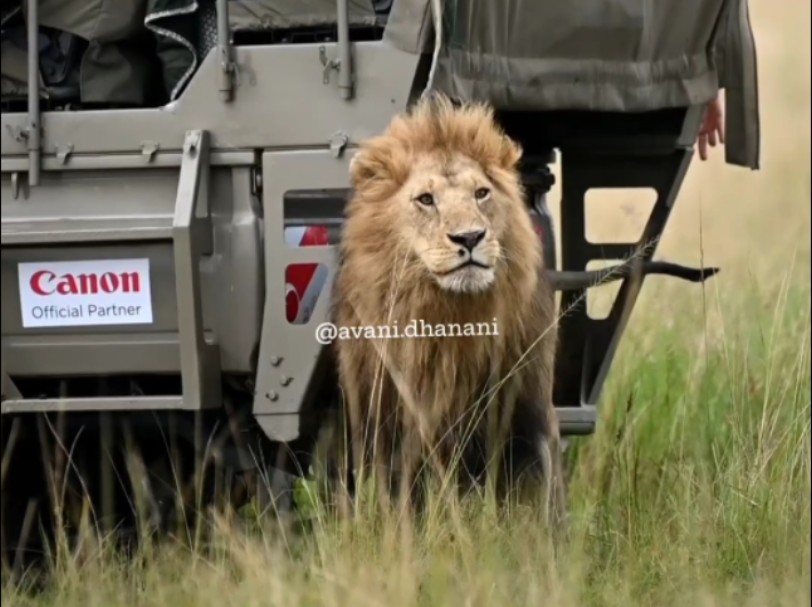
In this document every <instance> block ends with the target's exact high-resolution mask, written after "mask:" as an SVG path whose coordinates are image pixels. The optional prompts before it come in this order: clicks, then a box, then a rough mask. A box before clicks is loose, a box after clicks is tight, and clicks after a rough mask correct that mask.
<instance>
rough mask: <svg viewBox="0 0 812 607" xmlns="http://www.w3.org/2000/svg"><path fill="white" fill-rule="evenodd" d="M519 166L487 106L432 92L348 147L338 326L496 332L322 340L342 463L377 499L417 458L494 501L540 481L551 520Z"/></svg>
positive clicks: (550, 306) (537, 270)
mask: <svg viewBox="0 0 812 607" xmlns="http://www.w3.org/2000/svg"><path fill="white" fill-rule="evenodd" d="M521 157H522V148H521V147H520V145H519V144H517V143H516V142H515V141H513V140H512V139H510V138H509V137H508V136H506V135H505V134H504V132H503V131H502V130H501V128H500V127H499V126H498V125H497V124H496V122H495V119H494V113H493V110H492V108H490V107H489V106H487V105H485V104H476V103H468V104H462V105H459V104H455V103H454V102H452V101H451V100H450V99H448V98H447V97H445V96H442V95H434V96H432V97H429V98H425V99H423V100H421V101H419V102H418V103H416V104H415V105H414V106H413V107H412V108H411V109H410V110H407V111H406V112H403V113H401V114H398V115H396V116H395V117H394V118H393V120H392V121H391V123H390V124H389V126H388V128H387V129H386V130H385V131H384V132H383V133H382V134H380V135H379V136H376V137H372V138H370V139H368V140H366V141H364V142H362V143H361V145H360V146H359V148H358V150H357V152H356V154H355V156H354V157H353V159H352V161H351V163H350V180H351V185H352V196H351V198H350V199H349V201H348V203H347V206H346V212H345V223H344V226H343V230H342V234H341V239H340V242H339V245H338V248H339V264H338V269H337V275H336V279H335V284H334V292H333V302H332V320H333V322H334V323H335V325H336V327H337V328H338V329H339V331H341V329H342V328H346V327H366V328H368V327H376V331H380V330H379V329H377V327H382V326H384V327H397V326H400V327H404V326H406V325H407V324H409V323H410V322H413V321H415V320H418V321H419V322H423V323H426V324H431V325H438V324H443V323H456V324H457V325H459V326H462V325H465V324H467V323H473V324H477V323H489V324H490V325H494V326H496V327H497V331H495V332H491V334H490V335H488V336H475V337H471V336H466V335H461V334H459V333H458V334H454V335H451V336H445V337H438V336H434V337H432V336H428V337H427V336H421V337H417V338H408V337H402V336H401V337H398V338H392V337H391V332H390V333H389V334H388V335H383V336H382V337H380V338H378V339H375V338H369V337H368V336H366V332H365V337H363V338H360V339H338V340H336V341H335V342H334V343H333V346H334V348H335V355H336V357H337V370H338V381H339V385H340V388H341V392H342V394H343V401H344V411H345V413H346V420H347V423H348V426H349V428H348V435H349V439H350V445H351V454H352V458H353V463H354V465H356V466H359V465H362V464H365V465H368V466H369V467H370V469H377V470H378V471H379V472H382V473H383V476H382V477H381V478H383V479H384V480H385V481H386V482H387V483H389V487H390V489H392V490H393V492H394V493H392V495H394V494H395V493H397V491H395V487H396V486H399V487H400V489H401V490H402V489H403V488H409V489H412V488H413V485H414V486H416V485H415V481H416V479H417V476H418V473H419V471H420V470H422V469H425V467H426V465H427V463H428V462H429V461H433V462H434V464H432V465H434V466H435V468H438V467H439V468H438V469H439V470H440V471H441V472H443V471H448V470H450V469H451V467H452V465H453V464H454V463H455V462H456V463H457V465H458V466H457V471H458V478H459V479H460V482H461V485H462V486H469V485H470V484H471V483H477V484H480V483H481V482H482V481H483V480H484V479H486V478H487V476H488V475H490V474H491V472H488V470H492V474H493V475H494V479H495V485H494V486H495V487H496V488H497V491H498V492H499V494H500V495H503V496H507V495H508V494H509V493H510V492H511V491H512V490H513V489H516V488H520V487H524V488H525V489H527V488H535V487H541V488H544V489H545V493H544V494H545V495H546V496H547V500H548V501H547V503H548V504H550V505H552V506H554V507H556V509H557V510H558V511H560V508H561V496H562V490H563V487H562V485H561V483H562V464H561V455H560V436H559V426H558V420H557V416H556V411H555V408H554V406H553V403H552V380H553V362H554V350H555V341H556V333H555V326H554V321H555V318H554V312H555V303H554V302H555V300H554V289H553V287H552V286H551V285H550V284H549V281H548V280H547V279H546V278H545V274H544V265H543V257H542V250H541V243H540V241H539V238H538V236H537V235H536V233H535V232H534V230H533V226H532V223H531V219H530V215H529V213H528V209H527V206H526V204H525V202H524V191H523V188H522V185H521V180H520V176H519V172H518V163H519V161H520V160H521ZM377 334H378V335H381V333H377ZM494 462H495V464H494ZM397 478H399V479H400V482H396V479H397ZM519 493H523V494H527V491H526V490H521V491H519ZM534 494H537V492H535V491H534Z"/></svg>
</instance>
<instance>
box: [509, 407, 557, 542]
mask: <svg viewBox="0 0 812 607" xmlns="http://www.w3.org/2000/svg"><path fill="white" fill-rule="evenodd" d="M506 458H507V462H506V468H507V469H506V474H505V476H506V477H507V478H506V479H505V480H506V481H507V483H508V484H509V485H510V486H511V487H512V492H514V493H515V494H516V496H517V498H518V500H519V501H520V502H521V503H525V504H538V503H539V498H541V505H542V507H543V508H544V511H545V515H546V518H547V520H548V521H549V522H550V524H551V526H552V527H553V528H556V529H561V528H562V525H563V524H564V520H565V516H566V486H565V477H564V465H563V452H562V444H561V436H560V432H559V427H558V420H557V415H556V412H555V408H554V407H553V405H552V403H550V402H549V401H548V402H547V403H539V402H538V400H535V401H532V400H529V399H528V398H527V397H526V396H525V397H523V398H522V399H520V400H519V402H518V403H517V405H516V410H515V414H514V416H513V423H512V428H511V437H510V441H509V447H508V449H507V453H506Z"/></svg>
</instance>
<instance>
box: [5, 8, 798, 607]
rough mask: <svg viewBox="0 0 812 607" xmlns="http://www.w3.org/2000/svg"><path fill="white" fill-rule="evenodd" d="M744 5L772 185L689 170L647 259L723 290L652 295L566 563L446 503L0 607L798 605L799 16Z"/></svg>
mask: <svg viewBox="0 0 812 607" xmlns="http://www.w3.org/2000/svg"><path fill="white" fill-rule="evenodd" d="M750 6H751V11H752V20H753V27H754V29H755V32H756V36H757V44H758V52H759V61H760V68H759V69H760V74H759V77H760V86H761V103H762V136H763V148H762V150H763V152H762V166H763V168H762V170H761V171H760V172H749V171H747V170H744V169H738V168H734V167H731V166H726V165H725V164H724V162H723V158H722V156H723V152H722V150H720V149H718V148H717V149H715V150H713V152H714V153H713V154H712V156H713V158H712V159H711V160H710V161H709V162H707V163H701V162H699V160H698V159H696V160H695V161H694V164H693V165H692V167H691V169H690V172H689V175H688V177H687V179H686V183H685V185H684V187H683V189H682V191H681V194H680V197H679V199H678V201H677V205H676V209H675V211H674V219H673V221H672V223H671V225H670V229H669V232H668V233H667V235H666V237H665V239H664V241H663V242H662V244H661V247H660V249H659V254H658V256H659V257H667V258H668V259H671V260H674V261H679V262H682V263H686V264H691V265H698V264H705V265H718V266H721V267H722V273H721V274H720V275H719V276H718V277H715V278H713V279H712V280H711V281H709V282H708V283H707V284H706V285H705V286H704V288H703V287H702V286H698V285H690V284H687V283H681V282H678V281H674V280H669V279H665V278H657V277H654V278H650V279H649V280H648V281H647V285H646V287H644V289H643V295H642V298H641V302H640V303H639V304H638V306H637V308H636V310H635V313H634V315H633V318H632V321H631V325H630V327H629V331H628V333H627V335H626V338H625V340H624V341H623V343H622V345H621V348H620V351H619V353H618V360H617V363H616V365H615V367H614V368H613V372H612V374H611V376H610V379H609V383H608V385H607V388H606V391H605V394H604V400H603V410H602V414H601V415H602V417H601V424H600V426H599V429H598V431H597V433H596V435H594V436H592V437H590V438H588V439H581V440H578V441H576V442H575V443H574V444H573V445H572V449H571V450H570V459H571V466H572V480H571V483H572V487H571V492H572V495H571V502H572V536H571V538H570V542H569V543H568V544H567V545H566V546H565V547H563V548H562V549H561V550H560V551H559V552H558V553H557V554H553V552H552V550H551V546H550V544H549V541H548V540H547V537H546V534H545V532H544V530H543V526H542V525H540V524H539V523H538V521H536V520H535V519H534V517H533V516H532V515H530V514H527V513H516V514H515V515H514V516H512V517H510V518H509V519H507V520H506V519H504V518H498V517H497V516H496V515H494V514H493V513H492V512H491V511H490V509H489V508H488V507H487V504H486V503H484V502H475V501H474V502H469V503H465V504H456V503H453V502H448V501H442V500H438V502H437V503H434V504H432V506H431V510H430V515H429V517H428V520H427V521H426V523H425V524H424V525H422V526H421V527H420V528H412V527H410V526H409V525H406V524H405V523H404V522H403V521H399V520H396V519H394V518H393V517H386V516H378V515H373V514H367V515H362V516H361V518H360V520H358V521H356V523H355V524H353V525H350V524H338V523H337V522H335V521H331V520H327V519H324V518H320V517H317V518H316V520H315V522H314V523H313V528H312V529H311V530H310V531H308V532H306V533H293V532H290V531H284V530H283V529H281V528H278V527H275V526H274V524H273V523H271V522H270V521H269V520H268V521H251V524H250V530H248V531H245V530H236V529H235V528H234V527H233V526H232V525H230V524H227V523H223V525H222V526H221V527H220V528H219V530H218V531H217V532H216V533H215V543H216V546H215V548H214V550H213V552H211V553H207V554H206V555H203V554H200V553H197V552H195V551H190V550H189V549H187V548H182V547H180V546H169V547H167V546H163V547H161V548H156V549H154V550H147V551H146V552H145V553H144V554H143V555H140V556H139V557H137V558H136V559H135V560H134V561H132V562H129V563H128V564H124V563H123V562H122V561H120V560H117V559H115V558H113V557H112V556H111V554H110V553H109V552H108V551H106V550H104V549H100V550H98V551H95V550H94V549H93V548H92V546H88V547H87V549H86V550H85V551H84V553H83V554H84V556H83V557H82V558H81V559H80V558H71V557H68V556H65V555H63V556H62V557H61V558H59V559H58V562H57V563H56V565H55V567H56V569H55V574H56V575H55V578H54V580H55V581H54V584H53V586H52V587H50V588H49V589H47V590H46V591H45V592H44V593H39V594H37V595H35V596H27V595H26V594H25V593H23V592H21V591H19V590H18V589H15V588H12V587H5V588H3V591H2V602H3V605H4V606H6V605H32V606H37V607H39V606H44V605H54V606H55V607H57V606H58V607H80V606H88V607H93V606H98V607H114V606H122V607H123V606H127V607H130V606H133V607H134V606H138V605H143V606H153V605H154V606H156V607H186V606H192V605H195V606H197V605H199V606H201V607H205V606H212V607H214V606H217V607H223V606H225V605H234V606H239V607H250V606H254V605H256V606H259V605H263V606H264V605H280V606H285V607H294V606H311V605H312V606H316V605H328V606H332V605H334V606H342V607H343V606H345V605H346V606H350V605H351V606H358V607H361V606H370V607H371V606H381V607H406V606H411V605H425V606H434V605H449V606H466V607H468V606H470V607H474V606H480V605H482V606H484V605H494V606H501V605H505V606H513V605H516V606H523V605H527V606H530V605H533V606H538V605H545V606H548V605H549V606H552V605H561V606H565V607H570V606H576V605H617V606H619V607H620V606H623V607H626V606H632V605H641V606H660V605H662V606H670V605H691V606H695V607H700V606H702V607H704V606H708V607H710V606H717V605H730V606H737V607H738V606H754V607H755V606H759V607H761V606H764V607H773V606H775V607H779V606H800V605H809V604H810V558H811V557H812V555H811V553H810V532H811V531H812V529H810V489H812V486H811V485H812V466H811V464H810V457H811V456H812V452H811V451H810V396H811V394H810V168H809V167H810V135H809V132H810V77H809V73H810V25H809V23H810V4H809V1H808V0H782V1H780V2H767V0H751V2H750ZM556 195H557V192H554V193H553V197H554V199H555V197H556ZM616 199H617V200H622V199H623V200H625V199H624V197H623V196H620V197H616ZM618 213H619V214H616V215H609V214H607V213H606V212H599V213H598V215H597V220H598V230H597V231H598V232H600V233H601V234H603V235H604V236H609V235H613V234H615V233H616V231H617V230H619V229H620V228H621V227H622V224H626V223H628V222H629V221H633V219H634V210H633V209H630V208H628V207H623V206H619V210H618ZM316 514H317V515H318V514H319V512H316Z"/></svg>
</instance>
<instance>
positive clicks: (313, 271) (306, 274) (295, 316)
mask: <svg viewBox="0 0 812 607" xmlns="http://www.w3.org/2000/svg"><path fill="white" fill-rule="evenodd" d="M327 236H328V233H327V228H325V227H322V226H308V227H304V226H295V227H289V228H285V242H286V243H287V244H288V245H291V246H299V247H315V246H323V245H326V244H329V242H328V238H327ZM327 275H328V270H327V267H326V266H324V265H322V264H318V263H297V264H291V265H290V266H288V267H287V270H286V272H285V283H286V284H285V309H286V314H287V319H288V322H289V323H292V324H302V323H306V322H307V321H308V320H309V319H310V315H311V314H312V313H313V308H314V307H315V305H316V301H317V300H318V298H319V294H320V293H321V290H322V288H323V287H324V284H325V282H326V281H327Z"/></svg>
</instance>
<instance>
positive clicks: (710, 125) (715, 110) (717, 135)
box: [697, 94, 725, 160]
mask: <svg viewBox="0 0 812 607" xmlns="http://www.w3.org/2000/svg"><path fill="white" fill-rule="evenodd" d="M724 124H725V121H724V116H723V113H722V104H721V103H720V101H719V95H718V94H717V95H716V97H714V98H713V99H712V100H711V101H709V102H708V105H707V106H705V116H704V118H703V119H702V126H701V127H700V128H699V137H698V138H697V144H698V147H699V157H700V158H701V159H702V160H707V159H708V144H710V146H711V147H712V148H715V147H716V143H717V141H718V142H719V143H720V144H722V145H724V143H725V126H724Z"/></svg>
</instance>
